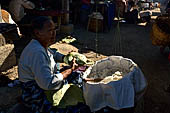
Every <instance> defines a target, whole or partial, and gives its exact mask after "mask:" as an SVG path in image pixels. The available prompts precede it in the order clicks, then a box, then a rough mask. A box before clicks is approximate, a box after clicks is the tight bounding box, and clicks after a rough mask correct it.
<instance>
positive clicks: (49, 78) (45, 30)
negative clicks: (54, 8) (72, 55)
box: [19, 16, 76, 113]
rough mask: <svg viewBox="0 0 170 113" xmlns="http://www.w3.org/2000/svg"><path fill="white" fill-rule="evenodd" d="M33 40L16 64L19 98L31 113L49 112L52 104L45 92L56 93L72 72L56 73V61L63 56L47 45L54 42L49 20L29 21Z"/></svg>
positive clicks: (39, 18)
mask: <svg viewBox="0 0 170 113" xmlns="http://www.w3.org/2000/svg"><path fill="white" fill-rule="evenodd" d="M32 27H33V37H32V38H33V39H32V40H31V41H30V43H29V44H28V45H27V46H26V47H25V49H24V50H23V52H22V54H21V57H20V62H19V80H20V81H21V82H22V99H23V102H24V104H25V105H26V106H28V107H30V109H32V112H33V113H39V112H43V113H46V112H48V113H51V112H50V111H51V109H52V106H51V103H49V102H48V101H47V99H46V96H45V94H44V90H59V89H60V88H62V86H63V84H64V79H66V78H67V77H68V76H69V75H70V74H71V73H72V71H73V70H74V69H75V66H76V64H75V63H74V61H73V63H72V65H71V66H70V68H68V69H66V70H65V71H63V72H61V73H56V71H57V66H56V62H63V58H64V55H62V54H60V53H58V52H53V51H52V50H51V49H50V48H49V46H50V45H51V44H53V43H54V42H55V39H56V29H55V25H54V23H53V21H52V20H51V19H50V18H48V17H44V16H41V17H38V18H36V19H35V20H33V22H32Z"/></svg>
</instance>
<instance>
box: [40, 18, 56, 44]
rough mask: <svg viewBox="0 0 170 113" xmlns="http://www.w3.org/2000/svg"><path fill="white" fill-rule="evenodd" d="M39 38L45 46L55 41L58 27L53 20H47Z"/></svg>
mask: <svg viewBox="0 0 170 113" xmlns="http://www.w3.org/2000/svg"><path fill="white" fill-rule="evenodd" d="M39 39H40V40H41V43H43V44H44V45H45V46H49V45H51V44H54V43H55V41H56V29H55V24H54V22H53V21H52V20H50V21H47V22H45V23H44V26H43V28H42V29H41V30H39Z"/></svg>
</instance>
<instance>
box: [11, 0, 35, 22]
mask: <svg viewBox="0 0 170 113" xmlns="http://www.w3.org/2000/svg"><path fill="white" fill-rule="evenodd" d="M24 8H27V9H34V8H35V5H34V4H33V3H32V2H30V1H27V0H11V1H10V3H9V11H10V13H11V15H12V18H13V19H14V21H15V22H18V21H20V20H21V19H22V18H23V17H24V16H25V12H24Z"/></svg>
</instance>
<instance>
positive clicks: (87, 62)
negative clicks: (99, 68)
mask: <svg viewBox="0 0 170 113" xmlns="http://www.w3.org/2000/svg"><path fill="white" fill-rule="evenodd" d="M73 58H75V60H76V63H77V64H79V65H93V64H94V61H92V60H90V59H87V58H86V56H85V55H83V54H80V53H77V52H70V53H69V54H67V55H66V56H65V57H64V62H65V63H66V64H70V63H71V62H72V60H73Z"/></svg>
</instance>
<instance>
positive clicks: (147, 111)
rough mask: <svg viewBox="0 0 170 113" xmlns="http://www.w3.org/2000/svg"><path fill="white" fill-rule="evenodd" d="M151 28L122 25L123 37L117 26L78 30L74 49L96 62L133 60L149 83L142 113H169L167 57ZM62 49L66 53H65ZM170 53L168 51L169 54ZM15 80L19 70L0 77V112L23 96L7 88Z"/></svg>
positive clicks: (169, 72)
mask: <svg viewBox="0 0 170 113" xmlns="http://www.w3.org/2000/svg"><path fill="white" fill-rule="evenodd" d="M151 26H152V24H147V25H146V26H138V25H132V24H124V23H121V24H120V35H119V34H118V32H117V29H116V25H115V26H113V27H112V28H111V30H110V31H108V32H105V33H97V34H96V33H92V32H88V31H86V30H85V29H81V28H80V27H76V28H75V31H74V35H73V36H74V37H76V38H77V40H78V43H75V44H73V46H74V47H75V48H74V47H72V48H73V50H76V51H77V49H76V48H78V49H79V50H81V51H80V52H83V54H85V55H87V57H88V58H91V59H93V60H98V59H102V58H104V57H105V56H110V55H122V56H123V57H126V58H130V59H132V60H133V61H134V62H135V63H136V64H138V66H139V67H140V68H141V70H142V71H143V73H144V75H145V77H146V79H147V82H148V87H147V90H146V93H145V95H144V101H143V107H142V108H141V113H170V108H169V106H170V102H169V100H170V93H167V92H165V91H164V87H165V86H166V85H167V84H169V83H170V64H169V62H168V59H167V55H162V54H160V51H159V47H156V46H153V45H152V43H151V40H150V30H151ZM115 31H116V33H115ZM96 42H97V45H96ZM59 46H60V50H61V52H65V53H67V51H68V52H69V51H70V50H71V49H70V46H66V45H65V44H62V45H60V44H57V45H56V48H57V47H59ZM61 46H62V47H63V48H65V49H62V47H61ZM118 46H119V47H118ZM96 48H97V52H98V55H97V56H98V57H97V58H96V54H95V53H96ZM85 50H86V51H85ZM87 50H88V51H87ZM118 51H119V52H118ZM85 52H86V53H85ZM168 52H169V50H168V49H167V50H166V53H167V54H168ZM4 76H5V77H4ZM6 76H7V77H6ZM16 76H17V67H14V68H12V69H10V70H8V71H7V72H3V73H1V74H0V77H1V79H0V80H1V83H0V111H1V110H6V111H8V108H9V107H11V106H12V105H13V104H15V103H16V102H17V99H18V97H19V96H20V93H21V92H20V88H18V87H14V88H9V87H7V83H9V82H10V80H9V79H8V78H12V79H15V77H16ZM2 78H3V80H2ZM9 95H11V96H9ZM8 97H11V98H8Z"/></svg>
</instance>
